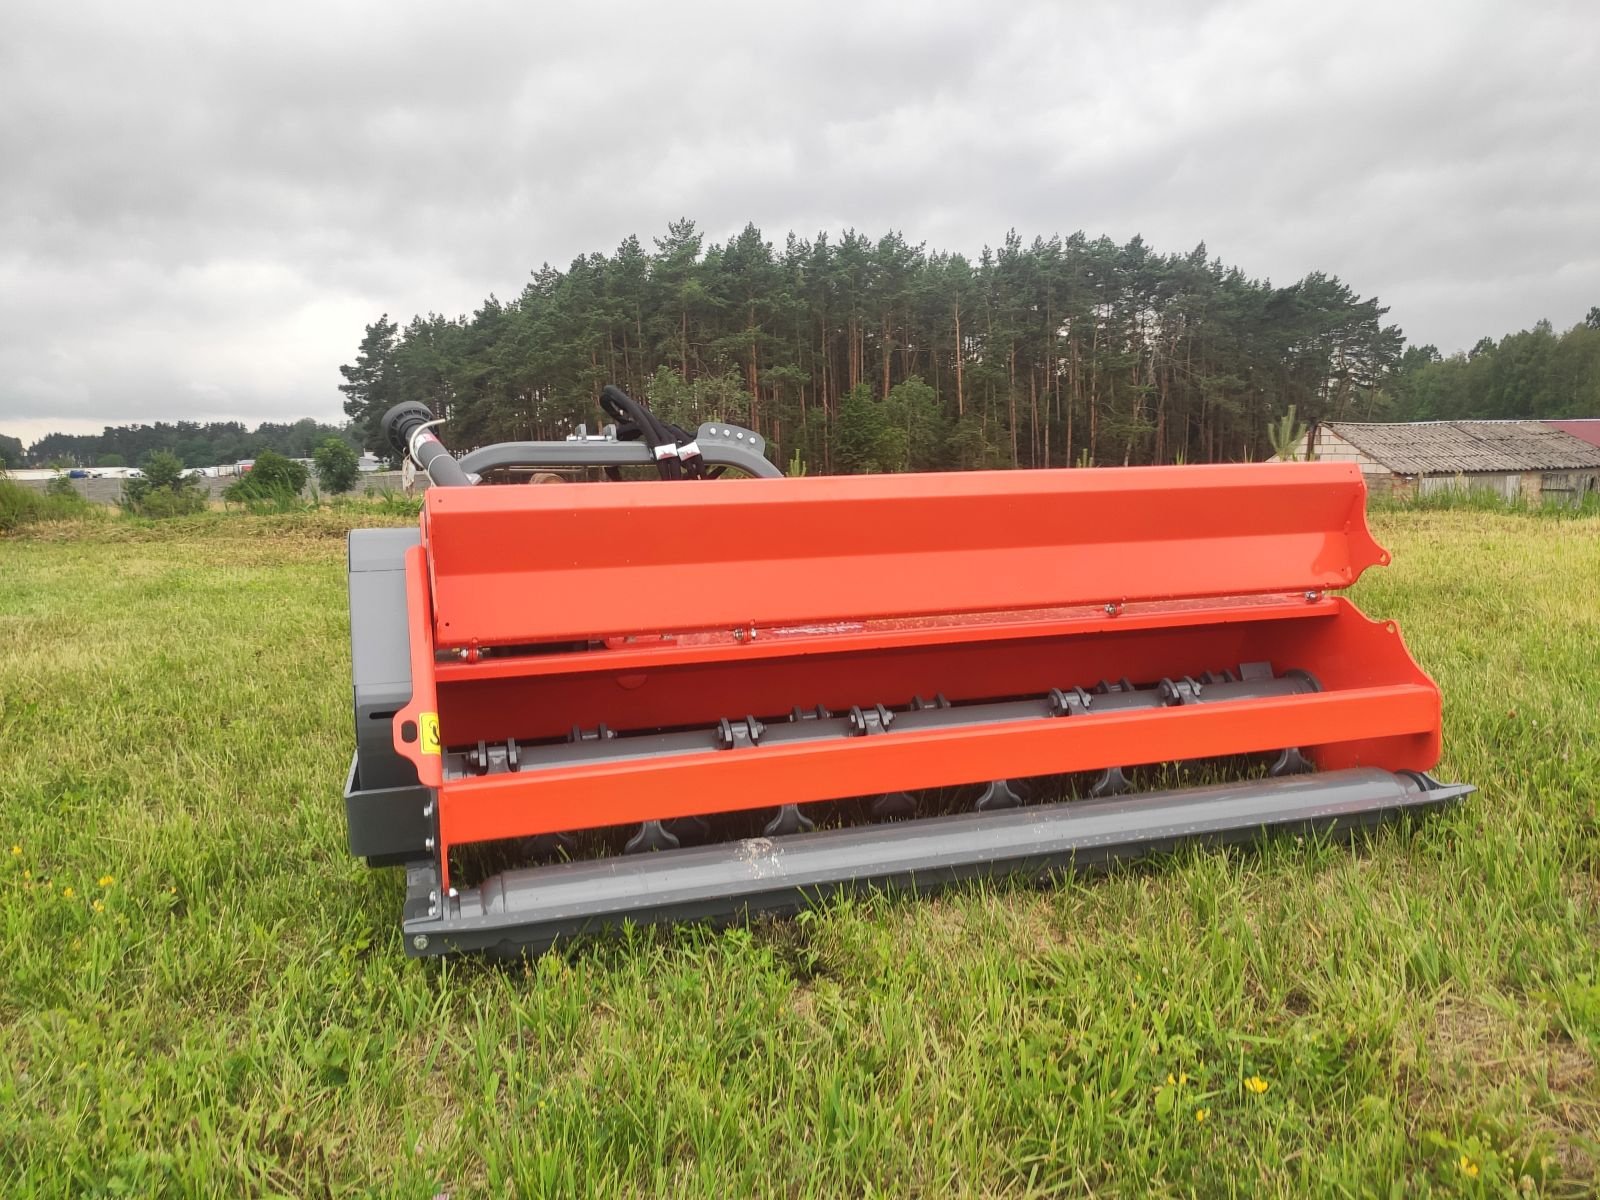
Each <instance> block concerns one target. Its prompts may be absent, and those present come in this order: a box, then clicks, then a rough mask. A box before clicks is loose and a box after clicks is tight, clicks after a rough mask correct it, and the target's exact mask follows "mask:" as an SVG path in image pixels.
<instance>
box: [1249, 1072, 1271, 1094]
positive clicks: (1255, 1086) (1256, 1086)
mask: <svg viewBox="0 0 1600 1200" xmlns="http://www.w3.org/2000/svg"><path fill="white" fill-rule="evenodd" d="M1244 1086H1245V1087H1247V1088H1249V1089H1250V1090H1251V1091H1252V1092H1254V1093H1255V1094H1256V1095H1258V1096H1259V1095H1261V1093H1262V1092H1264V1091H1266V1090H1267V1089H1268V1088H1269V1087H1271V1086H1272V1085H1271V1084H1270V1083H1268V1082H1267V1081H1266V1080H1265V1079H1263V1078H1261V1076H1259V1075H1252V1076H1250V1078H1249V1079H1246V1080H1245V1081H1244Z"/></svg>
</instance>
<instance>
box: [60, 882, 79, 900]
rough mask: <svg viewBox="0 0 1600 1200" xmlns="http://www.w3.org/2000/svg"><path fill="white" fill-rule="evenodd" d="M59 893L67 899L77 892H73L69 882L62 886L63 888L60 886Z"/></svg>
mask: <svg viewBox="0 0 1600 1200" xmlns="http://www.w3.org/2000/svg"><path fill="white" fill-rule="evenodd" d="M61 894H62V895H63V896H65V897H66V898H67V899H68V900H71V899H72V897H73V896H74V895H76V894H77V893H75V892H74V891H73V890H72V885H71V884H68V885H67V886H66V887H64V888H62V889H61Z"/></svg>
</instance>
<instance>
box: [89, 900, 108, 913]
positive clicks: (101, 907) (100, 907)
mask: <svg viewBox="0 0 1600 1200" xmlns="http://www.w3.org/2000/svg"><path fill="white" fill-rule="evenodd" d="M89 907H91V908H93V909H94V910H95V912H105V910H106V902H105V901H104V900H96V901H95V902H94V903H93V904H92V905H90V906H89Z"/></svg>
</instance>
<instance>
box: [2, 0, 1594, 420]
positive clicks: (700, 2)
mask: <svg viewBox="0 0 1600 1200" xmlns="http://www.w3.org/2000/svg"><path fill="white" fill-rule="evenodd" d="M580 10H581V11H580ZM1597 81H1600V9H1597V8H1596V6H1595V4H1594V3H1593V0H1576V2H1573V3H1559V2H1554V3H1551V2H1545V3H1540V4H1526V5H1525V4H1511V3H1505V4H1474V3H1470V2H1469V0H1449V2H1441V3H1437V4H1432V5H1413V4H1410V3H1403V2H1397V0H1390V2H1387V3H1380V4H1370V5H1368V4H1363V5H1343V4H1339V3H1317V4H1311V3H1306V4H1294V3H1287V2H1283V0H1269V2H1266V3H1196V2H1193V0H1187V2H1185V0H1177V2H1174V3H1171V4H1136V3H1117V2H1110V0H1108V2H1105V3H1077V4H1071V5H1067V4H1060V3H1033V4H1030V3H1002V2H995V3H987V4H982V5H980V4H961V5H956V4H949V5H945V4H940V3H929V2H927V0H923V2H921V3H907V4H904V5H900V4H876V3H872V2H871V0H854V2H850V3H842V4H833V3H816V2H812V0H807V2H806V3H792V4H779V5H766V4H752V3H749V0H739V2H733V3H726V4H723V3H713V2H708V0H694V2H692V3H681V4H672V3H660V2H659V0H657V2H655V3H642V4H638V5H633V4H626V3H616V2H613V3H608V4H605V5H581V6H580V5H579V4H576V3H570V2H569V3H557V4H551V3H530V2H528V0H521V2H518V3H508V4H496V3H472V4H460V5H449V4H428V5H423V4H414V3H410V2H408V0H390V2H389V3H385V4H370V5H352V4H343V3H338V2H336V0H335V2H332V3H330V2H327V0H324V2H323V3H317V4H310V3H303V2H301V0H281V2H279V3H273V4H265V5H248V6H246V5H219V4H204V5H193V6H188V5H182V4H174V3H166V2H163V0H151V2H149V3H141V4H128V3H126V2H118V3H108V4H89V3H77V2H74V0H7V2H6V3H5V5H4V8H3V12H0V433H10V434H12V435H14V436H20V437H22V438H23V440H24V441H29V440H32V439H33V438H35V437H37V436H39V435H40V434H42V433H44V432H46V431H48V430H50V429H66V430H71V431H75V432H97V431H98V430H99V429H100V427H101V426H103V425H105V424H108V423H110V424H120V423H125V422H131V421H154V420H160V419H168V420H172V419H179V418H189V419H198V420H205V419H216V418H237V419H241V420H244V421H247V422H250V423H255V422H257V421H261V420H287V419H293V418H296V417H300V416H306V415H310V416H316V417H319V418H322V419H327V420H332V419H335V418H337V417H338V416H339V413H340V408H339V404H340V400H341V397H340V395H339V393H338V391H337V385H338V384H339V382H340V378H339V374H338V366H339V364H340V363H342V362H347V361H349V360H350V358H351V357H352V356H353V354H354V350H355V347H356V344H357V342H358V341H359V340H360V337H361V334H362V327H363V326H364V325H365V324H366V323H367V322H369V321H371V320H373V319H374V318H375V317H377V316H378V314H380V313H383V312H388V313H390V314H391V315H394V316H397V317H400V318H401V319H402V320H403V319H405V318H407V317H409V316H410V315H411V314H413V313H415V312H419V311H428V310H436V311H440V312H445V313H448V314H452V315H454V314H456V313H460V312H465V311H470V310H471V309H472V308H474V307H476V305H477V304H478V302H479V301H481V299H482V298H483V297H484V296H485V295H486V294H488V293H489V292H491V291H493V292H496V293H498V294H499V295H501V296H503V297H506V296H513V295H515V294H516V293H517V292H518V291H519V290H520V289H521V286H522V282H523V280H524V279H525V278H526V277H527V272H528V271H529V270H531V269H533V268H536V267H537V266H538V265H539V264H540V263H541V262H544V261H547V260H548V261H550V262H553V263H556V264H558V265H565V263H566V262H568V261H569V260H570V259H571V258H572V257H573V256H574V255H575V254H578V253H581V252H585V251H588V250H596V249H599V250H610V249H612V248H614V247H615V246H616V245H617V243H618V242H619V241H621V240H622V239H623V238H624V237H625V236H627V235H628V234H630V233H637V234H639V235H640V236H641V238H643V239H645V240H646V244H648V238H649V236H650V235H653V234H658V233H661V232H663V231H664V230H665V228H666V225H667V222H668V221H670V220H672V219H674V218H676V217H679V216H691V217H693V218H694V219H695V220H696V221H698V222H699V224H700V226H701V228H702V229H704V230H706V231H707V232H708V233H709V234H710V235H711V236H712V237H713V238H720V237H724V236H726V235H727V234H729V233H731V232H734V231H736V230H737V229H738V228H740V227H742V226H743V224H744V223H745V222H746V221H751V220H753V221H755V222H756V223H757V224H758V225H759V226H761V228H762V229H763V230H764V231H766V233H767V234H768V236H769V237H771V238H773V239H774V240H777V241H779V242H780V243H781V240H782V237H783V235H784V233H785V232H786V231H787V230H789V229H791V228H792V229H795V230H797V231H799V232H801V233H805V234H811V233H815V232H816V231H818V230H822V229H826V230H839V229H842V228H846V227H851V226H853V227H856V228H858V229H861V230H863V231H867V232H870V233H873V234H877V233H881V232H883V231H885V230H887V229H890V228H897V229H900V230H902V231H903V232H904V233H905V235H906V236H907V237H908V238H909V239H910V240H912V241H925V242H926V243H927V244H928V245H929V246H930V247H936V248H943V249H954V250H964V251H968V252H972V253H975V252H977V251H978V250H980V249H981V248H982V247H983V245H984V244H985V243H996V242H998V241H999V240H1000V238H1001V237H1002V236H1003V235H1004V233H1005V230H1006V229H1007V228H1008V227H1012V226H1014V227H1016V228H1017V229H1018V230H1019V231H1020V232H1021V233H1022V234H1023V235H1024V236H1025V237H1031V236H1032V235H1034V234H1036V233H1046V234H1048V233H1051V232H1060V233H1063V234H1065V233H1070V232H1072V231H1073V230H1075V229H1082V230H1084V231H1085V232H1087V233H1088V234H1090V235H1091V236H1095V235H1098V234H1101V233H1106V234H1109V235H1110V236H1112V237H1113V238H1115V239H1117V240H1119V241H1121V240H1125V239H1127V238H1128V237H1130V236H1132V235H1133V234H1135V233H1139V234H1142V235H1143V236H1144V237H1145V239H1146V241H1147V242H1149V243H1151V244H1152V245H1154V246H1155V247H1156V248H1158V249H1160V250H1187V249H1190V248H1191V247H1193V246H1194V245H1195V243H1197V242H1199V241H1202V240H1204V241H1205V242H1206V244H1207V245H1208V246H1209V248H1210V249H1211V251H1212V253H1213V254H1217V255H1220V256H1221V257H1222V258H1223V260H1224V261H1225V262H1228V263H1231V264H1237V265H1239V266H1241V267H1242V268H1244V269H1245V270H1246V271H1247V272H1249V273H1250V274H1253V275H1259V276H1268V277H1270V278H1272V279H1273V280H1274V281H1276V282H1281V283H1287V282H1290V281H1292V280H1293V279H1295V278H1298V277H1299V276H1301V275H1303V274H1305V273H1306V272H1307V271H1311V270H1326V271H1329V272H1333V273H1336V274H1338V275H1340V276H1341V277H1343V278H1344V279H1345V280H1346V281H1347V282H1349V283H1350V284H1351V286H1352V287H1354V288H1355V289H1356V290H1357V291H1359V292H1360V293H1362V294H1363V295H1372V294H1376V295H1378V296H1379V297H1381V298H1382V300H1383V301H1384V302H1385V303H1387V304H1389V305H1390V306H1391V309H1392V311H1391V314H1390V319H1391V320H1393V321H1395V322H1397V323H1399V324H1400V325H1401V326H1402V327H1403V328H1404V329H1405V331H1406V332H1407V334H1408V335H1410V337H1411V338H1412V340H1414V341H1417V342H1434V343H1436V344H1437V345H1439V346H1440V348H1441V349H1444V350H1446V351H1447V352H1448V351H1450V350H1455V349H1459V348H1464V347H1467V346H1469V345H1471V343H1472V342H1474V341H1476V340H1477V338H1479V337H1480V336H1482V335H1484V334H1491V335H1495V336H1498V335H1500V334H1502V333H1505V332H1508V331H1511V330H1514V329H1519V328H1523V327H1526V326H1528V325H1531V324H1532V323H1533V322H1534V321H1536V320H1538V319H1539V318H1541V317H1548V318H1549V319H1550V320H1552V321H1553V322H1554V323H1555V324H1556V326H1557V327H1558V328H1562V327H1565V326H1567V325H1571V324H1573V323H1574V322H1576V321H1578V320H1580V319H1582V317H1583V315H1584V313H1586V312H1587V311H1588V308H1589V307H1590V306H1591V305H1594V304H1600V82H1597Z"/></svg>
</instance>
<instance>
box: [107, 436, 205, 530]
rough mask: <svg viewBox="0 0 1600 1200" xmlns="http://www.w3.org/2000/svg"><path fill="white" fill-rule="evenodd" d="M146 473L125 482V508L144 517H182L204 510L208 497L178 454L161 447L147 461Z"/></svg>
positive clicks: (123, 487)
mask: <svg viewBox="0 0 1600 1200" xmlns="http://www.w3.org/2000/svg"><path fill="white" fill-rule="evenodd" d="M141 470H142V474H141V475H140V477H139V478H137V479H130V480H128V481H127V482H126V483H124V484H123V485H122V507H123V510H124V511H126V512H129V513H132V514H134V515H135V516H140V517H182V516H188V515H189V514H190V513H197V512H204V511H205V507H206V498H205V495H204V493H202V492H201V491H200V485H199V482H198V481H197V480H196V479H195V478H194V476H192V475H189V474H187V473H185V471H184V469H183V460H182V459H180V458H179V457H178V456H177V455H176V454H170V453H168V452H167V451H165V450H158V451H157V452H156V453H154V454H152V455H151V456H150V457H149V458H147V459H146V460H145V463H144V466H143V468H142V469H141Z"/></svg>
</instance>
